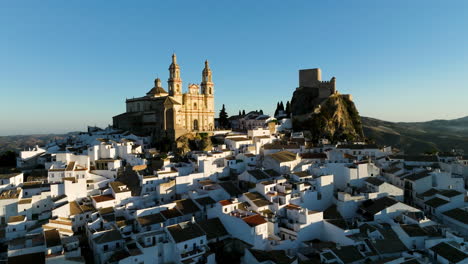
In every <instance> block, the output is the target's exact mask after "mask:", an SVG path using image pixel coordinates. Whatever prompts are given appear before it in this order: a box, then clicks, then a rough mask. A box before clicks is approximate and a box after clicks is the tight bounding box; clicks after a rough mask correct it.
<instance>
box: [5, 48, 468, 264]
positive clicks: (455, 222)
mask: <svg viewBox="0 0 468 264" xmlns="http://www.w3.org/2000/svg"><path fill="white" fill-rule="evenodd" d="M335 82H336V78H335V77H333V78H332V79H331V80H330V81H322V78H321V71H320V69H309V70H301V71H300V73H299V85H298V88H297V89H296V91H295V92H294V96H293V100H292V104H291V109H290V110H288V111H286V110H284V109H283V110H281V109H280V110H278V111H277V113H276V115H275V116H269V115H266V114H264V113H263V112H261V111H250V112H247V113H241V112H240V113H239V115H236V116H231V117H230V118H228V119H227V123H224V122H226V120H220V119H216V120H215V113H214V100H215V93H214V82H213V74H212V72H211V69H210V66H209V63H208V61H206V62H205V66H204V69H203V70H202V80H201V83H200V85H198V84H189V85H188V92H187V93H184V92H183V91H182V87H183V86H182V78H181V72H180V67H179V65H178V64H177V57H176V56H175V55H173V57H172V63H171V64H170V66H169V78H168V91H166V90H165V89H164V88H163V86H162V82H161V80H160V79H159V78H157V79H156V80H155V82H154V87H152V88H150V89H149V91H148V92H147V93H146V95H144V96H142V97H137V98H132V99H127V100H126V101H125V103H126V112H125V113H123V114H120V115H116V116H114V118H113V126H109V127H107V128H98V127H88V130H87V131H83V132H76V133H70V134H68V135H67V136H66V137H65V138H60V139H56V140H54V141H52V142H49V143H47V144H46V145H43V146H36V147H34V148H32V149H27V150H24V151H21V152H20V153H19V156H18V158H17V168H15V169H9V170H6V169H5V170H2V171H0V180H1V185H0V192H1V193H0V203H1V205H0V208H1V209H2V210H0V221H1V226H0V241H1V243H2V245H3V247H2V249H3V250H2V251H1V253H0V260H2V261H7V262H8V263H48V264H53V263H96V264H105V263H112V264H113V263H119V264H127V263H145V264H150V263H152V264H159V263H161V264H162V263H181V264H182V263H183V264H189V263H193V264H195V263H210V264H211V263H249V264H250V263H254V264H255V263H262V264H267V263H268V264H270V263H277V264H280V263H281V264H282V263H288V264H302V263H339V264H344V263H372V262H374V263H389V264H390V263H391V264H403V263H404V264H409V263H412V264H413V263H414V264H417V263H421V264H422V263H458V264H461V263H468V255H467V251H468V245H467V243H466V240H467V239H468V209H467V208H468V199H467V191H466V186H467V183H468V156H464V155H462V154H460V153H456V152H450V153H437V154H434V155H411V156H410V155H405V154H404V153H401V152H399V151H398V150H397V149H395V148H392V146H379V145H376V144H374V143H373V142H370V141H368V140H366V139H365V138H364V136H363V133H362V127H361V123H360V122H361V121H360V118H359V115H358V114H357V110H356V108H355V106H354V103H352V102H353V101H352V96H351V95H341V94H339V92H338V90H337V87H336V83H335ZM304 96H305V97H304ZM325 121H329V122H327V123H326V124H324V123H323V122H325ZM220 122H223V124H220ZM188 135H190V136H188ZM181 138H184V140H185V141H182V140H181ZM183 144H185V145H184V146H185V147H182V145H183ZM181 149H183V151H181Z"/></svg>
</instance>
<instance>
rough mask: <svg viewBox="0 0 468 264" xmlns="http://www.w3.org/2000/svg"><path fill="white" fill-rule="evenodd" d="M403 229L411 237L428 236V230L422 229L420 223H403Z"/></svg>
mask: <svg viewBox="0 0 468 264" xmlns="http://www.w3.org/2000/svg"><path fill="white" fill-rule="evenodd" d="M401 228H402V229H403V231H405V233H406V234H408V235H409V236H410V237H419V236H427V235H428V234H427V232H426V231H425V230H424V229H422V228H421V227H420V226H419V225H416V224H412V225H401Z"/></svg>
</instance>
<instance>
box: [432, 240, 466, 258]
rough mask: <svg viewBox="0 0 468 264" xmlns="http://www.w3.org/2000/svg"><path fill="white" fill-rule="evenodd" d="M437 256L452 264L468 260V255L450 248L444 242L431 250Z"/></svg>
mask: <svg viewBox="0 0 468 264" xmlns="http://www.w3.org/2000/svg"><path fill="white" fill-rule="evenodd" d="M430 250H432V251H434V252H435V253H436V254H437V255H440V256H442V257H443V258H445V259H447V260H449V261H450V262H452V263H458V262H461V261H462V260H465V259H466V258H468V255H467V254H466V253H464V252H463V251H460V250H459V249H457V248H454V247H452V246H450V245H449V244H447V243H445V242H442V243H439V244H437V245H435V246H433V247H431V248H430Z"/></svg>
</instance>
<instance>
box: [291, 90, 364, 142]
mask: <svg viewBox="0 0 468 264" xmlns="http://www.w3.org/2000/svg"><path fill="white" fill-rule="evenodd" d="M291 112H292V122H293V130H294V131H304V132H306V135H307V134H308V135H307V136H308V137H310V138H311V139H312V140H314V141H316V140H318V139H320V138H327V139H329V140H331V141H332V142H336V141H339V140H348V141H353V140H361V139H363V138H364V135H363V132H362V124H361V118H360V116H359V113H358V111H357V109H356V106H355V105H354V103H353V101H352V99H351V96H350V95H341V94H339V93H334V94H332V95H330V96H328V97H325V98H320V97H317V95H316V91H315V90H314V89H297V90H296V91H295V92H294V94H293V98H292V100H291Z"/></svg>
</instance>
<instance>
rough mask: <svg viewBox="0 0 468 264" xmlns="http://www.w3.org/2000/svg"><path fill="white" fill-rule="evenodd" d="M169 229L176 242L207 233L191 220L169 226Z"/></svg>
mask: <svg viewBox="0 0 468 264" xmlns="http://www.w3.org/2000/svg"><path fill="white" fill-rule="evenodd" d="M167 230H168V231H169V233H170V234H171V236H172V238H174V241H175V242H176V243H180V242H184V241H187V240H190V239H194V238H197V237H201V236H204V235H205V232H204V231H203V230H202V229H201V227H200V226H199V225H197V224H193V223H191V222H184V223H179V224H176V225H172V226H168V227H167Z"/></svg>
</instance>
